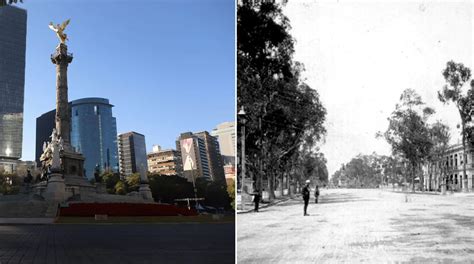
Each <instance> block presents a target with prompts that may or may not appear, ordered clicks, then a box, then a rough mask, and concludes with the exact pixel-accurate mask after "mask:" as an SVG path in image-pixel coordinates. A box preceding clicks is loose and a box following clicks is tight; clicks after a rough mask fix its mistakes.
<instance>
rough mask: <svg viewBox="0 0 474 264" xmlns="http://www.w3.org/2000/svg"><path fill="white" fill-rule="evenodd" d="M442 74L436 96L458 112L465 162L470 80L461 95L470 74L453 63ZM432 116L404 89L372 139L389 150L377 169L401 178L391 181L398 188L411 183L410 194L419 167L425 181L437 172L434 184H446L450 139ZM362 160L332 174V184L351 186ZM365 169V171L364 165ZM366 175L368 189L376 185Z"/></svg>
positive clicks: (469, 141)
mask: <svg viewBox="0 0 474 264" xmlns="http://www.w3.org/2000/svg"><path fill="white" fill-rule="evenodd" d="M442 74H443V77H444V79H445V81H446V84H445V85H444V86H443V88H442V89H441V90H440V91H439V92H438V98H439V100H440V101H441V102H443V103H445V104H449V103H453V104H454V105H455V106H456V108H457V110H458V112H459V115H460V121H461V137H462V144H463V157H462V160H463V161H467V156H466V149H467V146H472V145H473V142H474V136H473V135H474V134H473V133H474V124H473V122H472V113H473V111H474V81H472V80H471V82H470V84H471V85H470V88H469V89H468V90H467V91H463V88H464V86H465V84H466V83H468V82H469V80H470V79H471V72H470V69H469V68H467V67H465V66H464V65H463V64H461V63H456V62H453V61H449V62H448V63H447V65H446V68H445V69H444V70H443V72H442ZM434 115H435V110H434V109H433V108H431V107H428V106H426V104H425V103H424V102H423V100H422V98H421V96H420V95H418V94H417V93H416V91H415V90H413V89H406V90H405V91H403V93H402V94H401V96H400V101H399V103H397V104H396V106H395V110H394V111H393V112H392V114H391V115H390V116H389V118H388V121H389V125H388V128H387V130H386V131H384V132H383V133H382V132H378V133H377V135H376V137H378V138H384V139H385V140H386V141H387V142H388V143H389V144H390V145H391V147H392V157H385V158H384V159H383V162H382V164H381V165H380V166H382V167H383V168H384V170H388V171H390V170H392V169H393V170H392V172H391V173H390V175H403V177H401V178H400V177H394V178H392V182H391V183H399V184H400V183H401V182H400V181H411V186H412V190H413V191H414V190H415V179H416V178H418V179H419V182H420V183H423V182H424V178H423V177H424V175H423V172H422V166H423V165H425V166H426V168H427V174H428V175H429V177H432V175H433V171H434V170H435V169H437V171H438V172H439V174H438V177H439V179H437V180H438V182H440V183H446V178H447V174H448V169H449V166H448V165H449V164H448V162H447V161H446V160H445V154H446V151H447V149H448V147H449V141H450V136H451V135H450V133H449V127H448V126H447V125H446V124H444V123H442V122H441V121H439V120H438V121H433V120H432V119H433V116H434ZM364 157H365V156H359V157H357V158H355V159H353V160H352V161H351V162H350V163H349V164H348V165H347V168H352V167H356V168H357V169H351V172H349V171H347V172H345V173H344V170H339V171H338V172H336V174H335V175H334V177H335V178H334V179H333V183H336V182H339V179H344V180H346V182H349V183H350V184H349V185H351V184H352V185H353V184H354V183H353V182H354V181H352V182H351V179H352V180H353V178H351V177H352V176H351V175H353V173H352V171H357V173H359V171H361V170H362V171H364V170H363V169H360V168H359V167H361V166H362V165H359V167H357V166H356V164H357V161H359V163H362V164H364V162H360V160H364ZM438 161H441V162H438ZM433 164H436V166H433ZM349 165H350V166H349ZM462 165H463V177H462V179H463V181H464V183H463V186H464V188H466V187H467V177H466V162H462ZM365 166H366V167H367V164H365ZM369 167H370V166H369ZM435 167H437V168H435ZM391 168H392V169H391ZM351 173H352V174H351ZM357 173H356V174H357ZM358 175H360V173H359V174H358ZM367 175H372V176H370V177H368V178H369V179H372V180H371V181H369V182H366V183H369V184H371V185H373V184H376V183H377V175H376V174H373V173H369V174H367ZM364 179H366V178H364ZM381 179H382V178H381ZM429 182H431V179H429ZM387 183H388V182H387ZM356 184H359V182H357V181H356ZM367 186H370V185H367ZM420 188H421V189H422V190H423V189H424V188H425V186H424V185H423V184H420ZM444 190H445V186H442V191H444Z"/></svg>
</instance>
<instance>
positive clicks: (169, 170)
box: [147, 145, 182, 177]
mask: <svg viewBox="0 0 474 264" xmlns="http://www.w3.org/2000/svg"><path fill="white" fill-rule="evenodd" d="M147 160H148V171H149V172H151V173H158V174H161V175H178V176H181V177H182V168H181V167H182V166H181V157H180V156H179V155H178V152H177V151H176V150H174V149H162V148H161V147H160V146H158V145H155V146H153V152H151V153H148V154H147Z"/></svg>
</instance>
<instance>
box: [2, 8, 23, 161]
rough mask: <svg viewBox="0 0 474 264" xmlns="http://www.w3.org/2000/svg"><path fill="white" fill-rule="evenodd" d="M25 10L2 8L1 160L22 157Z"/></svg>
mask: <svg viewBox="0 0 474 264" xmlns="http://www.w3.org/2000/svg"><path fill="white" fill-rule="evenodd" d="M26 18H27V14H26V10H24V9H21V8H17V7H14V6H11V5H5V6H0V160H2V162H3V163H7V161H12V164H14V163H15V162H14V160H18V159H20V158H21V154H22V153H21V152H22V141H23V101H24V90H25V52H26Z"/></svg>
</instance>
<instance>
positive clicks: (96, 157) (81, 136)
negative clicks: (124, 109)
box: [70, 98, 118, 179]
mask: <svg viewBox="0 0 474 264" xmlns="http://www.w3.org/2000/svg"><path fill="white" fill-rule="evenodd" d="M70 105H71V145H72V146H73V147H74V148H75V149H76V151H78V152H80V153H82V154H83V155H84V157H85V158H86V160H85V162H84V168H85V170H86V175H87V177H88V178H89V179H90V178H93V177H94V171H95V168H96V167H98V168H99V169H100V171H104V170H112V171H115V172H117V171H118V151H117V121H116V119H115V117H113V116H112V107H113V105H111V104H109V100H107V99H104V98H84V99H79V100H74V101H72V102H71V104H70Z"/></svg>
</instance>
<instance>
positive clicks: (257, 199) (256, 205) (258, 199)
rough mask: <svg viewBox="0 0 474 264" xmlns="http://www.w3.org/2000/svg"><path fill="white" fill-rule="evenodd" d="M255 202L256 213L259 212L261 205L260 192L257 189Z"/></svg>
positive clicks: (254, 197)
mask: <svg viewBox="0 0 474 264" xmlns="http://www.w3.org/2000/svg"><path fill="white" fill-rule="evenodd" d="M253 202H254V203H255V212H258V204H259V203H260V190H259V189H255V193H254V194H253Z"/></svg>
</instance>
